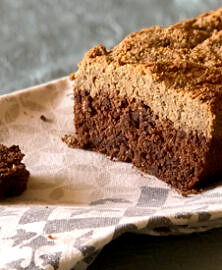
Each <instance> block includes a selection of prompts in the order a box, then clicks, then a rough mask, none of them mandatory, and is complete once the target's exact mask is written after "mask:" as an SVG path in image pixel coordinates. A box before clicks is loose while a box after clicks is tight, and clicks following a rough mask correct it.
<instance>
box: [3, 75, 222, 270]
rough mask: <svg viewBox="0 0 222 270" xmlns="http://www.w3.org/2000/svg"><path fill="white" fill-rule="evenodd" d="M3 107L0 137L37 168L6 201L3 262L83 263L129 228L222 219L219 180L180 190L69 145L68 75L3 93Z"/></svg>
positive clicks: (160, 230)
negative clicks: (190, 191)
mask: <svg viewBox="0 0 222 270" xmlns="http://www.w3.org/2000/svg"><path fill="white" fill-rule="evenodd" d="M0 115H1V118H0V142H1V143H4V144H6V145H8V146H10V145H12V144H18V145H19V146H20V148H21V150H22V152H24V153H25V154H26V156H25V158H24V162H25V164H26V165H27V168H28V169H29V171H30V173H31V177H30V179H29V184H28V188H27V191H25V192H24V193H23V194H22V196H19V197H15V198H10V199H7V200H4V201H1V202H0V254H1V259H0V269H33V270H34V269H38V270H39V269H63V270H65V269H73V270H74V269H75V270H82V269H86V268H87V266H88V265H89V264H90V263H92V261H93V260H94V259H95V257H96V256H97V254H98V253H99V252H100V251H101V249H102V248H103V247H104V245H106V244H108V243H109V242H110V241H112V240H113V239H115V238H117V237H119V236H120V235H121V234H123V233H125V232H134V233H142V234H152V235H166V234H182V233H191V232H197V231H205V230H208V229H211V228H215V227H220V226H221V225H222V211H221V209H222V186H221V183H217V184H216V185H215V186H214V187H210V188H209V189H208V190H205V191H204V192H203V193H202V194H197V195H191V196H188V197H182V196H181V195H180V194H178V193H177V192H175V190H172V189H170V188H169V187H168V186H166V184H164V183H163V182H161V181H159V180H158V179H157V178H155V177H153V176H150V175H148V174H141V172H140V171H138V170H137V169H136V168H134V167H132V165H131V164H128V163H122V162H114V161H111V160H109V158H107V157H106V156H104V155H102V154H98V153H93V152H89V151H84V150H80V149H70V148H68V147H67V146H66V144H64V143H63V142H62V140H61V137H62V136H64V135H65V134H72V133H74V128H73V98H72V86H71V83H70V82H69V80H68V78H62V79H60V80H57V81H53V82H50V83H47V84H45V85H41V86H37V87H34V88H31V89H27V90H23V91H19V92H16V93H13V94H11V95H5V96H2V97H0ZM42 115H44V116H45V117H46V118H47V121H42V120H41V116H42Z"/></svg>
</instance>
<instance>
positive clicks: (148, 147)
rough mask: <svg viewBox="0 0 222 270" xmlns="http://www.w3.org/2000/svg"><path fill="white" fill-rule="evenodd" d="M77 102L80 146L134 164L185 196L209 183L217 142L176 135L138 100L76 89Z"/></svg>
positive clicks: (191, 135)
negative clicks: (211, 151) (212, 149)
mask: <svg viewBox="0 0 222 270" xmlns="http://www.w3.org/2000/svg"><path fill="white" fill-rule="evenodd" d="M74 97H75V104H76V105H75V109H74V112H75V120H74V121H75V127H76V134H77V138H78V146H79V147H81V148H84V149H90V150H93V151H98V152H101V153H105V154H107V155H109V156H111V157H112V158H113V157H115V158H117V159H118V160H121V161H126V162H132V163H133V164H134V165H135V166H136V167H138V168H139V169H141V170H142V171H144V172H146V173H151V174H153V175H155V176H157V177H159V178H160V179H162V180H164V181H165V182H167V183H168V184H171V185H173V186H174V187H176V188H178V189H180V190H182V191H184V192H186V191H188V190H191V189H195V188H198V186H200V182H203V181H206V175H207V176H209V172H207V171H206V168H207V167H208V166H207V162H208V160H209V159H208V153H209V151H210V148H211V146H212V141H209V140H208V139H207V138H206V137H205V136H204V135H202V134H197V133H196V132H193V133H192V132H191V133H189V134H187V133H186V132H184V131H183V130H176V129H175V128H174V126H173V124H172V122H171V121H170V120H166V121H161V120H160V119H159V117H158V116H157V115H155V114H154V113H153V111H152V110H151V108H150V107H148V106H147V105H144V104H143V103H142V102H140V101H139V102H138V101H136V100H135V99H133V100H130V99H128V98H124V99H123V98H119V97H117V96H112V97H108V96H107V95H105V94H104V93H103V92H100V93H99V94H98V95H97V96H96V97H95V98H92V97H91V96H90V94H89V91H87V90H86V91H85V92H83V91H81V92H80V91H78V90H76V89H75V94H74ZM204 168H205V170H204ZM210 168H211V169H212V166H211V167H210ZM211 173H214V172H212V171H211Z"/></svg>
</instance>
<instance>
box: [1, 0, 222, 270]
mask: <svg viewBox="0 0 222 270" xmlns="http://www.w3.org/2000/svg"><path fill="white" fill-rule="evenodd" d="M219 6H222V2H221V1H219V0H215V1H214V0H208V1H207V0H205V1H201V0H168V1H164V0H163V1H160V0H159V1H157V0H150V1H145V0H137V1H136V0H134V1H133V0H84V1H80V0H78V1H77V0H76V1H71V0H63V1H61V0H60V1H59V0H0V94H5V93H9V92H12V91H15V90H18V89H22V88H25V87H30V86H33V85H35V84H39V83H43V82H47V81H48V80H52V79H55V78H59V77H61V76H65V75H68V74H70V73H71V72H72V71H74V70H76V68H77V63H78V62H79V60H80V59H81V58H82V57H83V55H84V53H85V52H86V51H87V50H88V49H89V48H90V47H92V46H94V45H96V44H98V43H103V44H104V45H106V46H107V47H108V48H110V47H112V46H114V45H115V44H116V43H117V42H119V41H120V40H121V39H122V38H123V37H124V36H125V35H126V34H128V33H130V32H133V31H137V30H139V29H140V28H143V27H146V26H151V25H154V24H158V25H161V26H168V25H170V24H172V23H174V22H177V21H178V20H181V19H185V18H190V17H192V16H195V15H197V14H198V13H202V12H204V11H208V10H210V9H216V8H218V7H219ZM221 240H222V230H221V229H218V230H213V231H211V232H207V233H202V234H193V235H190V236H178V237H175V236H174V237H149V236H143V237H141V236H131V235H128V234H127V235H126V236H123V237H120V239H118V240H116V241H114V242H113V243H111V244H110V245H108V247H106V248H105V249H104V250H103V251H102V253H101V254H100V256H99V257H98V259H97V260H96V261H95V262H94V264H93V265H92V266H91V267H90V269H148V268H149V269H160V270H161V269H173V270H174V269H191V270H193V269H202V270H210V269H214V270H217V269H222V241H221Z"/></svg>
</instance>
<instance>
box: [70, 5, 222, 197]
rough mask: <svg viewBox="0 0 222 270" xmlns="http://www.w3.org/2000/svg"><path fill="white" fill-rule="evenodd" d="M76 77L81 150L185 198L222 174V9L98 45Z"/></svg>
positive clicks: (75, 90)
mask: <svg viewBox="0 0 222 270" xmlns="http://www.w3.org/2000/svg"><path fill="white" fill-rule="evenodd" d="M74 77H75V80H74V125H75V129H76V136H77V137H76V139H77V141H78V146H80V147H82V148H84V149H90V150H93V151H98V152H101V153H105V154H107V155H109V156H111V157H116V158H117V159H119V160H121V161H127V162H132V163H133V164H134V165H135V166H136V167H138V168H139V169H141V170H142V171H144V172H146V173H151V174H153V175H155V176H157V177H159V178H160V179H162V180H163V181H165V182H166V183H168V184H170V185H172V186H174V187H176V188H177V189H179V190H181V191H182V192H185V193H186V192H190V191H192V190H196V189H199V188H200V187H202V186H203V185H204V184H205V183H206V182H210V181H212V180H213V179H214V178H213V176H214V175H215V174H216V173H220V172H221V171H222V8H221V9H218V10H216V11H212V12H209V13H205V14H202V15H200V16H198V17H196V18H194V19H190V20H186V21H182V22H180V23H177V24H175V25H173V26H170V27H168V28H166V29H163V28H161V27H159V26H153V27H150V28H145V29H143V30H141V31H140V32H136V33H133V34H131V35H129V36H128V37H126V38H125V39H124V40H123V41H122V42H120V44H118V45H117V46H116V47H114V48H113V49H111V50H106V48H105V47H104V46H102V45H98V46H96V47H94V48H93V49H91V50H90V51H89V52H88V53H86V55H85V57H84V59H83V60H82V61H81V63H80V64H79V70H78V71H77V73H76V74H75V76H74ZM75 144H76V141H75Z"/></svg>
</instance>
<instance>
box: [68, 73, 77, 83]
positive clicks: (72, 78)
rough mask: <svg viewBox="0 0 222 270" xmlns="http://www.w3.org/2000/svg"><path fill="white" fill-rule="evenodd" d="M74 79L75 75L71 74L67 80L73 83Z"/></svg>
mask: <svg viewBox="0 0 222 270" xmlns="http://www.w3.org/2000/svg"><path fill="white" fill-rule="evenodd" d="M75 77H76V75H75V73H72V74H70V76H69V79H70V80H71V81H74V80H75Z"/></svg>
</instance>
